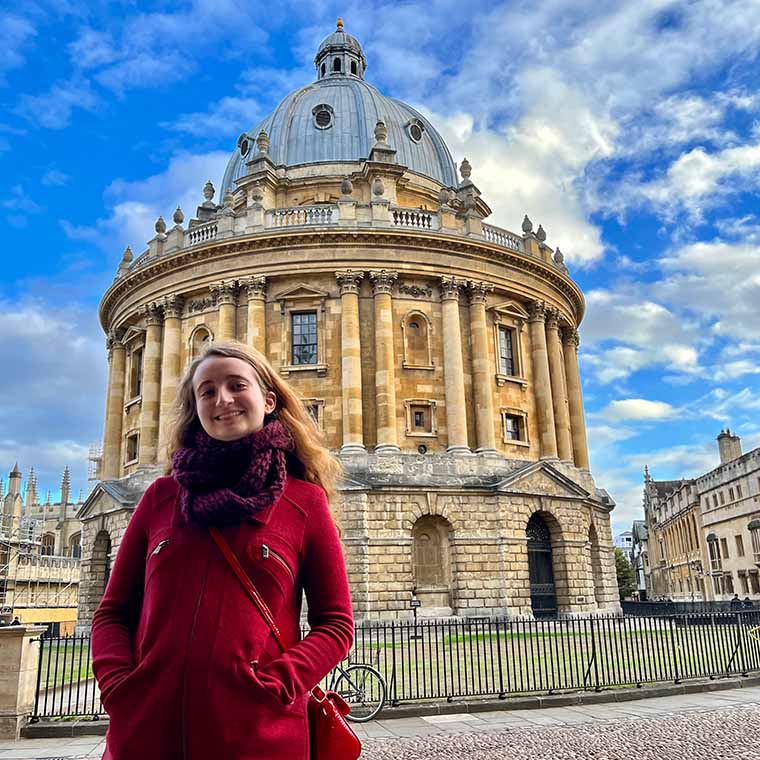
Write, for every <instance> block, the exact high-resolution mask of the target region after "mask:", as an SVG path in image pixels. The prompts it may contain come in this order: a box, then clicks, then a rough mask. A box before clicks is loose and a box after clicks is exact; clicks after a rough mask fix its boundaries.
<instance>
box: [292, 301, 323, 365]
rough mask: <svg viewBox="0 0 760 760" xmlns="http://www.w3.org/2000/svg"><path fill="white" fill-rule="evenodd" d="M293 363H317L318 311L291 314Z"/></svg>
mask: <svg viewBox="0 0 760 760" xmlns="http://www.w3.org/2000/svg"><path fill="white" fill-rule="evenodd" d="M291 320H292V321H291V326H292V344H293V346H292V348H293V364H316V363H317V313H316V312H315V311H308V312H304V313H300V314H293V315H291Z"/></svg>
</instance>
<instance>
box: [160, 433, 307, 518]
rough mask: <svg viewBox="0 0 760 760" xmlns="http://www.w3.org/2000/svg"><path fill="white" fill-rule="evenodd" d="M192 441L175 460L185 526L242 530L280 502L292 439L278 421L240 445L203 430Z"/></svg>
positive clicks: (175, 476) (175, 456)
mask: <svg viewBox="0 0 760 760" xmlns="http://www.w3.org/2000/svg"><path fill="white" fill-rule="evenodd" d="M189 438H190V445H188V446H186V447H183V448H181V449H177V451H175V452H174V456H173V457H172V475H173V477H174V479H175V480H176V481H177V483H179V485H180V486H181V489H180V511H181V514H182V517H183V519H184V520H185V522H188V523H191V524H193V525H198V526H206V525H220V526H221V525H238V524H239V523H241V522H243V521H244V520H247V519H250V518H251V517H253V516H254V515H256V514H258V513H259V512H261V511H262V510H263V509H264V508H266V507H268V506H269V505H270V504H272V503H274V502H275V501H277V499H279V498H280V495H281V494H282V492H283V490H284V488H285V478H286V477H287V470H286V463H285V454H286V452H288V451H292V450H293V438H292V436H291V435H290V431H289V430H288V429H287V428H286V427H285V426H284V425H283V424H282V422H280V421H279V420H277V419H275V420H273V421H272V422H269V423H268V424H267V425H265V426H264V427H263V428H262V429H261V430H258V431H257V432H255V433H252V434H251V435H249V436H246V437H245V438H241V439H240V440H238V441H218V440H216V439H214V438H211V436H209V435H208V433H206V431H205V430H203V429H199V430H198V431H196V432H195V433H191V434H190V436H189Z"/></svg>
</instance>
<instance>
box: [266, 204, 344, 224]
mask: <svg viewBox="0 0 760 760" xmlns="http://www.w3.org/2000/svg"><path fill="white" fill-rule="evenodd" d="M264 219H265V222H264V226H265V227H267V228H270V227H311V226H314V225H323V224H334V223H335V222H337V221H338V208H337V206H292V207H290V208H275V209H272V210H271V211H267V213H266V215H265V217H264Z"/></svg>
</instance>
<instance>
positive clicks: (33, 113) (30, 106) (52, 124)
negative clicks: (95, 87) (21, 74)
mask: <svg viewBox="0 0 760 760" xmlns="http://www.w3.org/2000/svg"><path fill="white" fill-rule="evenodd" d="M99 104H100V99H99V98H98V96H97V95H96V94H95V93H94V92H93V91H92V89H91V88H90V85H89V83H87V82H85V81H83V80H72V81H70V82H63V81H61V82H56V83H55V84H53V85H52V86H51V87H50V89H48V91H47V92H45V93H43V94H42V95H22V96H21V97H20V98H19V103H18V106H17V107H16V113H18V114H19V115H21V116H23V117H24V118H26V119H28V120H29V121H30V122H32V123H33V124H35V126H38V127H44V128H46V129H64V128H66V127H68V126H69V124H70V123H71V116H72V113H73V111H74V110H75V109H77V108H81V109H83V110H85V111H94V110H96V109H97V107H98V105H99Z"/></svg>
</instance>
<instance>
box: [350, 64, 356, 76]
mask: <svg viewBox="0 0 760 760" xmlns="http://www.w3.org/2000/svg"><path fill="white" fill-rule="evenodd" d="M351 73H352V74H354V75H356V61H351Z"/></svg>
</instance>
